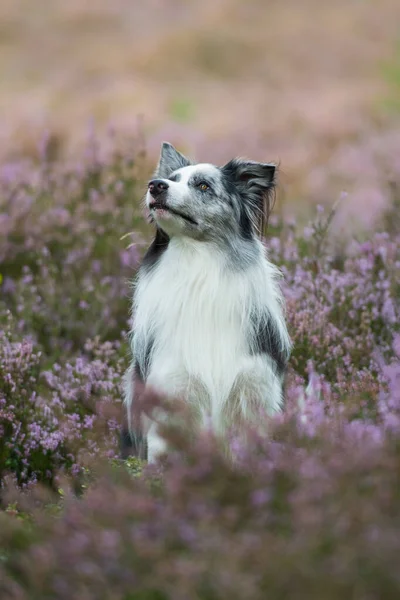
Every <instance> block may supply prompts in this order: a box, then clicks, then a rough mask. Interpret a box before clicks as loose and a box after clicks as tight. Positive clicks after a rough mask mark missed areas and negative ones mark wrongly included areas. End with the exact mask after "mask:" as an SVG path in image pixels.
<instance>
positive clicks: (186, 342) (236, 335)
mask: <svg viewBox="0 0 400 600" xmlns="http://www.w3.org/2000/svg"><path fill="white" fill-rule="evenodd" d="M275 278H276V269H275V267H273V265H271V264H270V263H269V262H268V261H267V260H266V259H265V258H264V257H263V252H262V249H261V246H260V261H259V262H258V263H256V264H255V265H254V267H250V268H248V269H246V270H243V271H234V270H232V269H229V268H227V267H226V263H225V261H224V257H223V255H221V254H219V252H218V250H217V249H216V248H215V246H211V245H209V244H206V243H204V242H203V243H199V242H194V241H192V240H187V241H186V240H178V239H176V240H175V239H173V240H172V241H171V242H170V244H169V247H168V249H167V250H166V252H165V253H164V254H163V256H162V257H161V259H160V260H159V262H158V263H157V264H156V265H155V266H154V268H153V269H152V270H150V271H147V272H143V273H142V274H141V275H140V277H139V280H138V283H137V287H136V293H135V298H134V337H133V351H134V355H135V358H136V360H138V362H139V364H140V365H143V364H144V363H145V361H146V354H147V352H148V349H149V348H150V347H151V348H152V351H151V360H150V368H149V372H148V374H147V381H146V382H147V384H151V385H153V386H154V387H156V388H158V389H159V390H160V391H162V392H164V393H166V394H168V395H172V396H173V395H180V394H183V395H185V396H186V397H187V398H188V400H189V401H193V402H198V401H199V399H198V398H195V397H194V396H195V390H197V392H198V389H199V383H200V384H201V387H202V393H203V395H204V394H206V396H207V400H206V402H204V398H203V399H202V402H201V403H202V404H203V406H207V407H208V409H209V415H207V416H209V417H211V420H212V421H213V422H214V424H215V425H216V426H218V422H219V421H220V419H221V414H222V409H223V407H224V405H225V403H226V402H227V400H228V399H229V396H230V394H231V392H232V389H233V387H234V385H235V382H237V381H238V378H239V377H240V376H242V379H243V374H245V373H247V375H248V378H250V379H251V381H252V384H253V387H258V388H259V389H260V393H263V394H266V393H268V396H269V398H268V399H267V398H265V403H266V404H269V405H270V409H272V410H275V409H277V408H278V407H279V403H280V399H281V393H280V382H278V381H275V377H274V375H273V372H272V369H271V366H270V363H269V361H268V357H263V359H260V357H254V356H251V352H250V348H251V332H252V324H251V318H252V316H253V317H254V315H255V314H257V313H261V312H262V311H265V310H266V309H267V310H268V311H269V312H270V313H271V314H272V315H274V316H275V317H276V318H278V321H279V322H280V323H282V326H283V327H284V322H283V320H282V315H281V311H280V306H279V294H278V291H277V288H276V284H275ZM284 330H285V331H286V329H285V328H284ZM191 395H192V397H191Z"/></svg>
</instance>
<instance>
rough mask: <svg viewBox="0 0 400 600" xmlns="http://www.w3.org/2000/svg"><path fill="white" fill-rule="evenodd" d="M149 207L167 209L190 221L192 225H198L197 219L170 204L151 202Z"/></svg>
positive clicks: (151, 208)
mask: <svg viewBox="0 0 400 600" xmlns="http://www.w3.org/2000/svg"><path fill="white" fill-rule="evenodd" d="M149 209H150V210H165V211H166V212H170V213H172V214H173V215H177V216H178V217H181V219H184V220H185V221H188V223H191V224H192V225H198V223H197V221H195V220H194V219H192V217H189V215H185V213H182V212H180V211H179V210H176V209H175V208H171V207H170V206H167V205H166V204H164V203H163V202H150V204H149Z"/></svg>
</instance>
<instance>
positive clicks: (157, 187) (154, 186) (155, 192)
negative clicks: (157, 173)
mask: <svg viewBox="0 0 400 600" xmlns="http://www.w3.org/2000/svg"><path fill="white" fill-rule="evenodd" d="M168 187H169V186H168V183H167V182H166V181H164V180H163V179H153V180H152V181H150V182H149V192H150V194H151V195H152V196H153V198H155V197H156V196H159V195H160V194H162V193H163V192H165V191H167V189H168Z"/></svg>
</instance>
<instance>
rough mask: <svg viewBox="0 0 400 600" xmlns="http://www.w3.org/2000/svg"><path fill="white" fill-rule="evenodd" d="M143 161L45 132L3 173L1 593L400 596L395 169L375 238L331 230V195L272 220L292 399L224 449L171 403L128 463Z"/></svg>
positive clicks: (143, 235)
mask: <svg viewBox="0 0 400 600" xmlns="http://www.w3.org/2000/svg"><path fill="white" fill-rule="evenodd" d="M127 156H129V158H128V159H127V158H126V157H127ZM139 166H140V167H141V168H143V170H142V171H140V170H139ZM145 174H146V165H145V163H144V161H143V156H142V157H141V156H140V153H138V152H137V151H136V152H129V153H128V152H127V151H126V150H125V151H124V152H117V151H116V150H115V149H114V150H113V149H111V150H110V151H109V152H108V153H106V154H105V155H101V154H100V152H99V150H98V149H97V146H96V144H95V142H94V141H93V140H92V141H91V143H90V145H89V147H88V152H87V153H86V155H85V156H84V157H82V160H81V162H80V163H79V164H78V165H77V166H74V165H73V164H66V165H60V164H59V163H58V162H53V161H51V160H50V157H49V151H48V150H46V146H44V148H43V152H42V157H41V160H40V162H39V164H36V165H35V164H33V163H30V164H27V163H15V164H13V165H6V166H4V167H3V169H2V170H1V174H0V192H1V193H0V274H1V278H0V480H1V494H0V497H1V498H0V499H1V502H2V507H3V508H5V509H6V510H3V511H0V597H1V598H10V599H15V600H17V599H18V600H24V599H25V598H26V599H28V598H29V599H32V600H35V598H37V599H39V598H40V599H44V598H49V599H50V598H57V599H60V600H62V599H63V598H68V599H70V598H74V597H77V598H82V599H84V598H88V599H90V598H93V599H95V598H96V600H98V599H102V598H104V599H110V598H121V599H124V600H133V599H147V600H161V599H167V598H173V599H174V600H175V599H179V598H184V599H185V600H187V599H190V598H201V599H204V600H211V599H213V600H214V599H215V600H216V599H219V598H221V599H225V598H232V599H235V598H244V597H245V598H255V599H257V598H260V599H261V598H263V599H264V598H265V597H271V598H275V597H276V598H307V599H310V598H311V599H312V598H318V599H319V598H321V597H322V598H324V599H325V598H326V599H327V600H330V599H331V598H332V600H336V599H337V598H339V597H352V598H357V599H360V600H364V599H365V600H369V598H380V597H382V598H383V597H384V598H385V599H386V598H389V599H390V598H396V597H397V596H398V594H399V591H400V590H399V587H400V586H399V580H398V573H397V564H396V556H397V554H398V551H399V540H400V531H399V525H400V523H399V510H398V506H399V500H400V498H399V489H400V487H399V482H398V465H399V459H400V456H399V434H400V404H399V402H400V401H399V389H400V346H399V339H400V338H399V335H400V325H399V324H400V314H399V311H400V302H399V299H400V277H399V273H400V231H399V229H398V227H397V221H396V218H395V216H396V202H397V200H398V195H397V193H396V190H398V187H396V185H397V184H395V183H393V185H392V190H393V192H392V209H391V210H392V212H391V213H390V211H387V212H386V214H385V215H383V218H382V220H381V223H382V224H381V226H379V227H378V226H377V227H376V228H375V229H374V230H373V231H372V230H371V232H370V233H369V234H368V236H365V235H364V236H361V235H354V236H353V237H352V238H351V239H350V240H347V241H343V240H342V239H341V238H340V237H338V235H336V234H335V226H336V223H337V217H338V213H337V212H336V210H333V211H329V210H328V209H326V208H325V209H324V208H322V207H318V208H317V209H316V211H315V214H314V216H313V219H312V221H311V222H310V223H309V224H307V226H305V227H304V226H303V225H301V226H300V225H299V224H296V223H295V222H292V221H290V220H289V219H288V218H287V217H284V216H278V215H277V214H276V215H275V216H273V218H272V219H271V224H270V229H269V232H268V237H267V240H266V243H267V245H268V247H269V253H270V258H271V260H272V261H273V262H275V263H276V264H278V265H279V266H280V267H281V268H282V271H283V273H284V276H285V277H284V281H283V286H284V293H285V297H286V301H287V318H288V323H289V329H290V333H291V336H292V338H293V342H294V350H293V355H292V359H291V363H290V369H289V373H288V378H287V385H286V392H287V393H286V396H287V398H286V408H285V414H284V415H282V416H279V417H276V418H275V419H274V420H273V422H272V423H271V424H270V426H269V428H268V433H269V437H268V439H264V438H263V437H261V435H260V432H257V433H256V432H254V431H249V432H248V435H247V444H244V443H243V441H240V440H238V439H235V438H233V439H232V440H231V442H230V444H231V454H232V455H233V457H234V459H235V460H234V462H233V463H232V462H230V461H228V460H227V457H226V454H225V453H224V452H223V451H222V450H221V448H220V446H219V443H218V441H217V440H215V439H214V438H213V437H212V435H211V434H210V433H205V434H204V435H203V436H201V437H199V439H194V440H193V439H187V438H186V436H185V430H184V427H183V428H182V427H181V424H182V422H183V423H184V422H185V419H186V418H188V417H187V416H185V413H184V412H183V413H179V412H177V413H176V415H177V417H178V418H177V419H174V420H173V423H174V425H173V426H170V427H167V428H165V431H164V434H165V436H166V437H167V440H168V441H169V446H170V451H169V453H168V455H167V457H166V458H165V460H164V461H162V463H161V464H160V465H159V466H158V467H156V468H155V467H152V468H150V467H146V465H145V464H144V463H141V462H140V461H137V460H134V459H133V460H131V461H129V462H128V463H127V464H126V465H125V464H123V463H122V462H121V461H119V460H118V427H119V421H120V410H121V398H122V387H121V383H122V375H123V373H124V371H125V369H126V367H127V364H128V352H127V343H126V332H127V331H128V329H129V326H130V318H129V310H130V301H129V296H130V285H129V280H131V279H132V277H133V275H134V273H135V269H136V266H137V262H138V260H139V258H140V256H141V254H142V251H143V245H144V244H145V243H146V239H147V227H146V225H145V222H144V220H143V217H142V215H141V207H140V199H141V190H142V189H143V185H142V181H141V180H142V179H143V177H144V176H145ZM397 175H398V174H396V172H395V173H394V176H393V177H392V180H393V181H394V182H395V181H397V180H398V177H397ZM396 177H397V179H396ZM343 201H344V199H342V201H341V202H343ZM338 211H339V215H340V204H339V207H338ZM126 235H127V237H125V238H124V239H121V238H123V237H124V236H126ZM145 400H146V402H147V410H148V409H149V407H151V406H152V405H153V404H152V403H154V405H156V404H157V402H159V401H160V399H157V398H152V397H150V398H149V397H148V398H147V399H146V398H145ZM171 408H173V407H171V406H170V407H169V409H171ZM175 409H176V407H175ZM12 490H13V491H12Z"/></svg>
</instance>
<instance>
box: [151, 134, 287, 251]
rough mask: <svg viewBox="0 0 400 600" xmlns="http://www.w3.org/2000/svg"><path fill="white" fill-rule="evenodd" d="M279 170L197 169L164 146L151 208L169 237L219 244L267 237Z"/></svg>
mask: <svg viewBox="0 0 400 600" xmlns="http://www.w3.org/2000/svg"><path fill="white" fill-rule="evenodd" d="M275 170H276V168H275V165H273V164H267V163H258V162H251V161H246V160H242V159H238V158H236V159H233V160H231V161H229V162H228V163H227V164H226V165H224V166H223V167H217V166H214V165H211V164H208V163H199V164H192V163H191V162H190V161H189V160H188V159H187V158H186V157H185V156H183V154H181V153H180V152H178V151H177V150H176V149H175V148H174V147H173V146H172V145H171V144H168V143H166V142H164V143H163V145H162V148H161V156H160V160H159V163H158V166H157V169H156V171H155V173H154V176H153V179H152V180H151V181H150V182H149V185H148V191H147V195H146V204H147V207H148V209H149V210H150V214H151V216H152V219H154V221H155V222H156V224H157V225H158V227H159V228H160V229H162V230H163V231H165V233H167V234H168V235H169V236H174V235H180V236H188V237H192V238H195V239H217V240H218V239H220V238H226V237H230V236H232V235H239V236H241V237H242V238H245V239H251V238H254V237H257V236H260V235H262V233H263V232H264V229H265V226H266V224H267V222H268V217H269V213H270V210H271V207H272V200H273V197H274V194H273V192H274V187H275Z"/></svg>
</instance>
